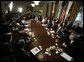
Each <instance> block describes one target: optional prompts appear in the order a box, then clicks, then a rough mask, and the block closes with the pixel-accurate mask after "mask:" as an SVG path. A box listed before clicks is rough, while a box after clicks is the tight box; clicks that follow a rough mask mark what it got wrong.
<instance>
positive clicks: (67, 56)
mask: <svg viewBox="0 0 84 62" xmlns="http://www.w3.org/2000/svg"><path fill="white" fill-rule="evenodd" d="M60 55H61V56H62V57H63V58H64V59H66V60H67V61H71V60H72V57H71V56H69V55H68V54H66V53H65V52H63V53H61V54H60Z"/></svg>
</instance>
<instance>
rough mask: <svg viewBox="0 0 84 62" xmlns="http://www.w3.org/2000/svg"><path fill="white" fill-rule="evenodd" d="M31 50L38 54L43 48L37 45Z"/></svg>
mask: <svg viewBox="0 0 84 62" xmlns="http://www.w3.org/2000/svg"><path fill="white" fill-rule="evenodd" d="M30 51H31V52H32V53H33V55H36V54H37V53H39V52H40V51H41V50H40V49H39V48H38V47H35V48H33V49H31V50H30Z"/></svg>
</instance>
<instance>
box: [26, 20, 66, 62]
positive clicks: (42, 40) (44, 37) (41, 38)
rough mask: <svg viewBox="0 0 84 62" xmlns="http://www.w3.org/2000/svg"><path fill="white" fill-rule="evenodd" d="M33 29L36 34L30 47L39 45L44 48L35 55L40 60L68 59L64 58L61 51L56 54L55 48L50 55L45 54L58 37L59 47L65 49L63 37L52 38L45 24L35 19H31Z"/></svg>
mask: <svg viewBox="0 0 84 62" xmlns="http://www.w3.org/2000/svg"><path fill="white" fill-rule="evenodd" d="M31 31H32V32H33V33H34V35H35V36H34V37H32V38H31V39H32V42H31V44H30V45H28V47H29V49H30V50H31V49H33V48H35V47H38V48H39V46H41V48H42V50H41V51H40V52H39V53H37V54H36V55H35V57H36V58H37V59H38V60H39V61H66V60H65V59H64V58H62V57H61V56H60V52H59V53H58V54H56V51H55V50H51V55H50V56H49V55H47V54H45V51H46V49H47V48H49V47H50V46H53V45H55V44H56V39H57V40H58V42H57V43H58V46H57V47H59V48H62V49H63V51H64V47H62V43H63V41H62V39H61V38H57V37H54V38H52V36H51V35H48V34H47V31H46V29H45V26H42V24H41V23H39V22H36V21H35V20H31ZM55 35H56V34H55ZM35 39H36V41H35ZM55 46H56V45H55Z"/></svg>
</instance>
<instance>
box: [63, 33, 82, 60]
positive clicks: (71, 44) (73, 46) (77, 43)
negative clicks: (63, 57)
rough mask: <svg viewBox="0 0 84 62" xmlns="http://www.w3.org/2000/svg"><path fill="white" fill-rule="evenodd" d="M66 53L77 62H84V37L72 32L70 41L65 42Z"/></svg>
mask: <svg viewBox="0 0 84 62" xmlns="http://www.w3.org/2000/svg"><path fill="white" fill-rule="evenodd" d="M65 44H66V45H65V46H66V52H67V53H68V54H69V55H70V56H72V57H73V58H74V60H76V61H83V55H82V54H83V37H82V36H80V35H79V34H78V33H77V32H75V31H71V34H70V36H69V39H68V40H66V42H65Z"/></svg>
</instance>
